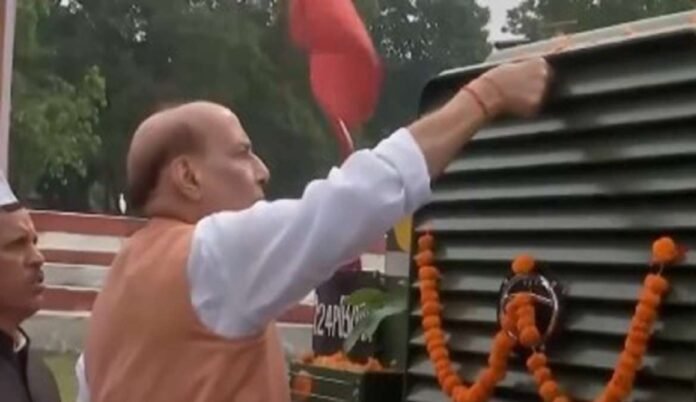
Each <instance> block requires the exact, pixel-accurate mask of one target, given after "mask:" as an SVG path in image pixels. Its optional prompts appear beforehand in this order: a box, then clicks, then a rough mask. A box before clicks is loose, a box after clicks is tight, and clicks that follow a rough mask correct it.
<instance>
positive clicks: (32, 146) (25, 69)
mask: <svg viewBox="0 0 696 402" xmlns="http://www.w3.org/2000/svg"><path fill="white" fill-rule="evenodd" d="M46 18H50V8H49V4H48V3H47V2H46V1H43V0H23V1H21V2H18V3H17V31H16V37H15V58H14V63H15V64H14V71H13V81H12V112H11V128H10V138H11V140H10V141H11V142H10V146H11V153H10V173H11V178H12V181H13V183H14V186H15V187H16V191H17V192H18V193H19V194H20V196H23V197H28V196H32V192H33V191H34V190H35V189H36V185H37V183H38V181H39V179H40V178H41V177H44V176H48V177H51V178H53V179H54V180H58V181H61V182H64V181H65V179H66V177H67V173H66V172H67V171H70V172H71V173H72V174H75V175H77V176H84V175H85V174H86V164H87V163H88V161H90V160H91V159H92V158H93V157H94V156H95V155H96V154H97V152H98V150H99V145H100V141H99V136H98V135H97V134H96V132H95V127H96V125H97V123H98V117H99V111H100V108H101V107H103V106H104V104H105V103H104V102H105V98H104V91H105V82H104V79H103V77H102V76H101V74H100V72H99V69H98V68H96V67H94V66H86V67H85V69H82V70H81V73H79V74H76V75H75V76H76V79H75V80H74V81H73V80H67V79H65V78H64V77H61V76H60V75H57V74H55V72H54V71H53V69H52V63H53V61H54V59H55V56H56V54H55V52H54V49H52V48H51V47H50V46H46V45H45V42H44V41H43V38H42V37H41V35H40V33H39V29H38V26H39V24H40V23H41V21H43V20H45V19H46Z"/></svg>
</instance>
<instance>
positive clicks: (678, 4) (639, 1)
mask: <svg viewBox="0 0 696 402" xmlns="http://www.w3.org/2000/svg"><path fill="white" fill-rule="evenodd" d="M693 7H694V2H693V1H692V0H599V1H597V0H524V1H522V3H520V5H519V6H517V7H515V8H514V9H512V10H510V11H508V22H507V26H506V30H507V31H509V32H511V33H513V34H518V35H522V36H524V37H526V38H529V39H531V40H533V41H536V40H539V39H544V38H548V37H551V36H554V35H556V34H559V33H567V34H569V33H574V32H581V31H586V30H591V29H596V28H602V27H606V26H610V25H615V24H620V23H624V22H630V21H635V20H639V19H643V18H649V17H655V16H660V15H665V14H671V13H675V12H680V11H686V10H690V9H693Z"/></svg>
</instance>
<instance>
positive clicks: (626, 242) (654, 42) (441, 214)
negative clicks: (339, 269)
mask: <svg viewBox="0 0 696 402" xmlns="http://www.w3.org/2000/svg"><path fill="white" fill-rule="evenodd" d="M551 61H552V64H553V66H554V68H555V70H556V76H557V81H556V85H555V87H554V89H553V92H552V94H551V97H550V100H549V102H548V105H547V107H546V108H545V110H544V112H543V113H542V114H541V115H540V116H539V117H537V118H535V119H533V120H528V121H522V120H515V119H507V120H501V121H498V122H496V123H494V124H491V125H490V126H489V127H487V128H485V129H484V130H483V131H482V132H481V133H479V134H478V135H477V137H476V139H475V140H474V141H473V142H472V144H470V145H469V146H468V147H467V149H466V152H465V153H463V154H462V156H461V158H460V159H458V160H457V161H455V162H454V163H452V164H451V165H450V166H449V167H448V169H447V170H446V173H445V175H444V176H443V177H442V178H441V179H439V180H438V181H437V182H436V183H435V184H434V196H433V200H432V202H431V203H430V204H429V205H427V206H426V207H424V208H423V209H422V210H420V211H419V212H418V213H417V214H416V216H415V220H414V223H415V231H416V234H418V233H421V232H422V229H423V226H424V225H425V224H427V225H428V227H429V228H430V229H431V230H433V232H434V234H435V236H436V238H437V242H438V250H437V253H436V258H437V263H438V266H439V267H440V268H441V269H442V271H443V280H442V286H441V288H442V298H443V304H444V305H445V310H444V312H443V316H444V318H445V324H444V326H445V328H446V331H447V332H448V333H449V334H450V335H451V338H450V343H449V345H450V350H451V352H452V354H453V360H454V361H456V362H458V364H460V365H461V370H460V373H461V375H462V377H463V378H466V379H473V378H475V376H476V373H477V372H478V371H479V370H481V369H482V368H483V367H484V364H485V362H486V358H487V355H488V351H489V348H490V343H491V341H492V338H493V335H494V334H495V332H496V330H497V324H496V321H495V314H496V303H497V302H498V290H499V288H500V285H501V282H502V280H503V278H504V277H505V275H507V274H508V273H509V264H510V261H511V259H512V258H514V256H515V255H517V254H519V253H523V252H525V253H532V254H533V255H535V256H536V257H537V258H538V259H540V260H542V261H543V262H544V263H545V265H547V268H548V269H549V270H550V273H551V274H552V275H553V276H554V277H555V278H556V279H558V280H560V281H561V282H562V283H563V284H564V285H565V286H566V287H567V290H568V306H567V311H566V314H565V321H564V324H563V332H562V335H561V339H560V340H559V341H558V342H557V343H556V344H554V346H553V347H552V348H551V349H550V350H549V352H548V353H549V357H550V359H551V366H552V368H553V369H554V371H555V373H556V374H557V376H558V380H559V382H560V383H561V384H562V385H563V387H564V388H565V389H567V390H568V391H569V393H570V394H571V395H573V397H574V398H575V399H574V400H576V401H591V400H593V399H594V398H595V397H596V396H598V395H599V393H600V391H601V390H602V389H603V387H604V384H606V382H607V380H608V379H609V377H610V376H611V371H612V370H613V367H614V365H615V363H616V360H617V358H618V355H619V353H620V351H621V349H622V347H623V341H624V337H625V336H626V333H627V330H628V326H629V322H630V319H631V317H632V313H633V309H634V308H635V303H636V299H637V296H638V291H639V288H640V286H641V284H642V280H643V278H644V275H645V274H646V272H647V261H648V260H649V258H650V245H651V243H652V241H653V240H654V239H655V238H657V237H658V236H660V235H663V234H669V235H671V236H674V237H675V238H676V239H678V241H679V242H681V243H684V244H685V245H687V247H690V248H691V249H692V250H696V34H695V33H694V31H693V30H691V29H690V28H684V29H675V30H672V31H671V32H661V33H656V34H653V35H651V36H646V37H640V38H636V39H631V40H623V41H614V42H612V43H608V44H602V45H597V46H589V47H585V48H583V49H579V50H573V51H569V52H567V53H563V54H559V55H556V56H554V57H552V58H551ZM487 68H490V65H488V66H478V67H473V68H470V69H464V70H459V71H453V72H450V73H447V74H444V75H442V76H440V77H437V78H435V79H434V80H432V81H431V82H430V83H429V85H428V86H427V87H426V89H425V91H424V93H423V98H422V105H421V106H422V107H421V112H422V113H425V112H427V111H428V110H430V109H432V108H434V107H436V106H437V105H440V104H441V103H442V102H444V101H446V100H447V99H448V98H449V97H451V96H452V94H453V93H454V92H455V91H456V90H457V89H458V88H460V87H461V86H462V85H463V84H465V83H466V82H468V81H469V80H471V79H472V78H474V77H476V76H478V75H479V74H480V73H481V72H483V71H485V70H486V69H487ZM411 272H413V270H411ZM668 276H669V277H670V279H671V280H672V283H673V287H672V290H671V293H670V294H669V297H668V298H667V300H666V302H665V305H664V306H663V307H662V308H661V310H660V315H659V320H658V322H657V324H656V331H655V334H654V336H653V341H652V342H651V344H650V346H649V350H648V353H647V354H646V358H645V362H644V367H643V369H642V371H641V372H640V374H639V378H638V381H637V384H636V388H635V391H634V393H633V394H632V396H631V398H630V399H631V400H633V401H640V402H662V401H670V402H693V401H696V386H695V384H696V251H695V252H692V253H691V254H689V256H688V258H687V260H686V261H685V262H684V263H683V264H682V265H680V266H679V267H678V268H674V269H672V270H670V271H669V273H668ZM411 283H412V287H413V290H412V297H411V304H412V310H411V324H410V333H409V335H410V342H409V351H408V357H409V358H408V375H407V380H406V398H405V399H406V400H407V401H410V402H426V401H428V402H431V401H432V402H438V401H445V400H446V398H445V397H444V395H442V394H441V392H440V391H439V387H438V385H437V382H436V380H435V377H434V371H433V369H432V367H431V365H430V363H429V361H428V359H427V353H426V351H425V348H424V341H423V338H422V331H421V330H420V327H419V325H420V324H419V323H420V310H419V308H418V305H417V300H418V290H417V284H416V278H415V277H412V278H411ZM538 400H539V398H538V397H537V396H536V392H535V389H534V384H533V379H532V378H531V377H530V376H529V375H528V374H527V373H526V371H525V370H524V366H523V362H514V363H513V364H512V365H511V371H510V373H509V375H508V376H507V378H506V379H505V380H504V382H503V383H501V384H500V386H499V387H498V389H497V391H496V394H495V397H494V398H493V399H492V400H491V402H513V401H514V402H521V401H538Z"/></svg>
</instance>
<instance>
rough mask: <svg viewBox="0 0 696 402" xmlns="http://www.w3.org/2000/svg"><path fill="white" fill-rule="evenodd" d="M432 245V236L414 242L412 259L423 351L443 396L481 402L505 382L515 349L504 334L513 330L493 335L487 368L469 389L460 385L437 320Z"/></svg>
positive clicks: (439, 309)
mask: <svg viewBox="0 0 696 402" xmlns="http://www.w3.org/2000/svg"><path fill="white" fill-rule="evenodd" d="M434 245H435V240H434V238H433V236H432V235H430V234H426V235H424V236H421V237H420V238H419V239H418V249H419V253H418V255H417V256H416V258H415V259H416V263H417V265H418V267H419V269H418V279H420V283H419V286H420V294H421V309H422V326H423V331H424V333H425V345H426V349H427V350H428V355H429V357H430V361H431V362H432V363H433V367H434V368H435V373H436V374H437V379H438V382H439V383H440V387H441V388H442V390H443V392H445V394H447V396H450V397H452V400H453V401H454V402H484V401H486V400H487V399H488V398H489V397H490V395H491V393H492V392H493V390H494V389H495V386H496V384H497V383H498V382H500V381H501V380H502V379H503V378H505V372H506V371H507V361H508V356H509V355H510V353H511V352H512V348H513V347H514V346H515V340H514V339H513V338H511V337H510V336H509V335H508V333H507V330H512V329H513V328H512V326H510V327H508V328H503V329H501V330H500V331H499V332H498V334H496V336H495V339H494V341H493V347H492V350H491V352H490V355H489V358H488V368H486V369H485V370H483V371H482V372H481V374H480V375H479V377H478V379H477V380H476V381H475V382H474V383H473V384H472V385H471V386H468V387H467V386H466V385H464V384H463V383H462V381H461V379H460V378H459V376H458V375H457V374H456V372H455V370H454V367H453V366H452V361H451V359H450V355H449V351H448V350H447V340H446V337H445V333H444V331H443V330H442V319H441V317H440V314H441V312H442V305H441V304H440V296H439V294H438V291H437V289H438V284H437V281H438V280H439V279H440V272H439V271H438V269H437V268H435V266H434V265H433V264H434V255H433V252H432V248H433V247H434ZM509 318H510V319H509V320H508V322H510V323H511V324H512V323H513V322H514V321H513V320H512V317H511V315H509Z"/></svg>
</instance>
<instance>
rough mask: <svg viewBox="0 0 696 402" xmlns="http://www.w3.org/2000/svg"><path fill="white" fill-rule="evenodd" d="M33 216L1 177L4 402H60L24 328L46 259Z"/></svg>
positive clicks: (0, 379)
mask: <svg viewBox="0 0 696 402" xmlns="http://www.w3.org/2000/svg"><path fill="white" fill-rule="evenodd" d="M36 241H37V235H36V230H35V229H34V224H33V223H32V221H31V217H30V216H29V212H28V211H27V210H26V209H24V208H23V207H22V205H21V204H20V203H19V202H18V201H17V199H16V198H15V196H14V194H13V193H12V190H11V189H10V186H9V185H8V184H7V180H6V179H5V176H4V175H3V174H2V172H1V171H0V399H1V400H2V402H60V395H59V393H58V387H57V386H56V382H55V379H54V378H53V375H52V374H51V372H50V370H49V369H48V367H46V365H45V363H44V362H43V360H42V359H41V357H40V356H39V355H38V354H36V353H35V352H32V351H30V350H29V338H28V337H27V335H26V334H25V333H24V331H22V329H21V327H20V325H21V324H22V322H24V321H25V320H26V319H28V318H29V317H31V316H32V315H34V314H35V313H36V312H37V311H38V310H39V308H40V306H41V300H42V297H43V296H42V295H43V290H44V286H43V272H42V271H41V266H42V265H43V262H44V259H43V256H42V255H41V252H39V249H38V248H37V246H36Z"/></svg>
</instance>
